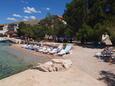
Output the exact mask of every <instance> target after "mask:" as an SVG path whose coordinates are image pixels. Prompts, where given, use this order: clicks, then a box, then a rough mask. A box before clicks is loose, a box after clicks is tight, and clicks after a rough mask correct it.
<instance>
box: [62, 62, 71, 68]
mask: <svg viewBox="0 0 115 86" xmlns="http://www.w3.org/2000/svg"><path fill="white" fill-rule="evenodd" d="M63 65H64V67H65V68H66V69H69V68H70V67H71V66H72V61H71V60H64V61H63Z"/></svg>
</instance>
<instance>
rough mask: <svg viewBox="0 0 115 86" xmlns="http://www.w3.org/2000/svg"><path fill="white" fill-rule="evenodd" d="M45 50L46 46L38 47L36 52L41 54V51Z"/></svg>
mask: <svg viewBox="0 0 115 86" xmlns="http://www.w3.org/2000/svg"><path fill="white" fill-rule="evenodd" d="M46 49H47V47H46V46H43V47H40V48H39V49H38V51H39V52H43V51H45V50H46Z"/></svg>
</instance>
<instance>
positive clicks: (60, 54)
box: [58, 44, 73, 56]
mask: <svg viewBox="0 0 115 86" xmlns="http://www.w3.org/2000/svg"><path fill="white" fill-rule="evenodd" d="M72 46H73V45H72V44H67V45H66V47H65V49H62V50H61V51H60V52H59V53H58V55H59V56H62V55H65V54H68V53H70V50H71V49H72Z"/></svg>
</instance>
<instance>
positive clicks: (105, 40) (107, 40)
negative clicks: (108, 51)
mask: <svg viewBox="0 0 115 86" xmlns="http://www.w3.org/2000/svg"><path fill="white" fill-rule="evenodd" d="M102 42H103V43H105V44H106V45H107V46H111V45H112V42H111V40H110V37H109V35H108V34H103V35H102Z"/></svg>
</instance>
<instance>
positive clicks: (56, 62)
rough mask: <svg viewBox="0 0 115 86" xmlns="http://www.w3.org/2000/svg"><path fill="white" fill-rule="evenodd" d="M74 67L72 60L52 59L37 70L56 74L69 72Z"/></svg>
mask: <svg viewBox="0 0 115 86" xmlns="http://www.w3.org/2000/svg"><path fill="white" fill-rule="evenodd" d="M71 66H72V61H71V60H64V59H52V60H51V61H48V62H46V63H44V64H40V65H39V66H37V69H38V70H40V71H43V72H55V71H63V70H67V69H69V68H70V67H71Z"/></svg>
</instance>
